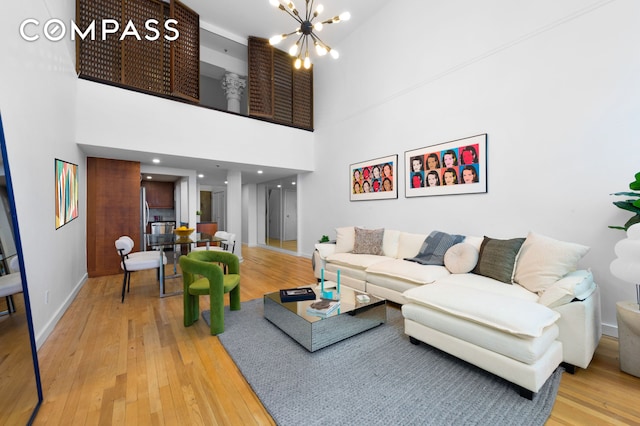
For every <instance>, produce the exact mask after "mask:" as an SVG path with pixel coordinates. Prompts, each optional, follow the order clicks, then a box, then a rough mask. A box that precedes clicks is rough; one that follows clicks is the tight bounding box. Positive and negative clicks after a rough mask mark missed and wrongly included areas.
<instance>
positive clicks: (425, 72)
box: [299, 0, 640, 334]
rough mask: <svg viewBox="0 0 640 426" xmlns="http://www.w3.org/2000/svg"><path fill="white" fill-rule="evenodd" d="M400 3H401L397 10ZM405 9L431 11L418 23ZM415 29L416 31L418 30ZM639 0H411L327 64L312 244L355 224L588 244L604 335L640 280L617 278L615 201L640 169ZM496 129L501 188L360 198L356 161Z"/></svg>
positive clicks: (620, 218)
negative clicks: (354, 194)
mask: <svg viewBox="0 0 640 426" xmlns="http://www.w3.org/2000/svg"><path fill="white" fill-rule="evenodd" d="M400 6H402V7H400ZM408 16H417V17H420V19H419V20H411V21H409V22H408V21H407V17H408ZM408 23H409V24H408ZM639 39H640V2H635V1H632V0H617V1H590V2H585V1H578V0H573V1H569V0H564V1H560V2H558V1H551V0H545V1H540V2H528V1H524V0H518V1H513V0H487V1H482V2H476V1H473V0H453V1H448V2H437V4H434V3H433V2H423V1H419V0H406V1H403V2H402V3H401V5H398V4H396V3H395V2H394V3H393V4H389V6H387V7H386V8H383V9H381V10H380V11H379V13H378V14H377V15H376V16H375V17H374V18H373V19H372V20H371V21H369V22H368V23H367V25H365V26H363V27H362V28H360V29H358V30H356V31H354V32H353V33H352V35H351V36H350V37H349V38H348V39H347V40H345V41H343V42H342V45H341V46H338V47H339V48H340V51H341V57H340V59H339V60H338V61H331V62H327V61H328V60H327V59H321V60H320V59H319V60H317V61H316V65H315V67H316V68H315V72H314V74H315V75H314V80H315V85H316V87H315V101H316V105H315V112H316V120H315V121H316V132H315V143H316V152H317V156H316V157H315V161H316V164H315V166H316V172H315V173H310V174H305V175H302V176H300V183H301V188H304V189H305V190H304V191H302V190H301V191H300V194H299V200H300V203H301V206H302V208H303V209H304V214H303V215H302V216H301V220H302V221H303V222H304V223H303V224H302V225H301V226H300V228H301V230H302V232H301V241H300V244H301V249H300V250H301V251H302V252H303V253H305V254H310V253H311V252H312V250H313V244H314V243H315V241H316V240H317V238H319V236H320V235H322V234H329V235H330V236H331V235H333V236H335V231H334V228H335V227H337V226H345V225H354V224H355V225H365V226H371V227H386V228H391V229H401V230H405V231H415V232H424V233H426V232H429V231H430V230H433V229H439V230H443V231H450V232H456V233H464V234H470V235H483V234H484V235H488V236H491V237H496V238H509V237H515V236H526V234H527V232H528V231H530V230H532V231H535V232H538V233H542V234H545V235H549V236H551V237H554V238H557V239H560V240H566V241H573V242H577V243H581V244H585V245H588V246H590V247H591V250H590V252H589V253H588V254H587V255H586V256H585V257H584V259H583V260H582V261H581V263H580V266H582V267H585V268H591V269H592V271H593V274H594V277H595V279H596V280H597V282H598V284H600V286H601V288H602V310H603V322H604V323H605V325H607V327H605V332H607V333H608V334H615V333H616V329H615V323H616V320H615V302H616V301H619V300H625V299H633V298H634V291H633V286H631V285H628V284H624V283H622V282H620V281H619V280H617V279H615V278H614V277H612V275H611V274H610V273H609V263H610V262H611V260H612V259H613V258H614V253H613V245H614V244H615V242H616V241H617V240H619V239H622V238H623V237H624V235H623V234H622V233H621V232H620V231H615V230H610V229H608V228H607V225H610V224H621V223H624V221H625V220H626V218H628V217H629V214H628V213H624V212H622V211H621V210H619V209H617V208H615V207H614V206H613V205H612V204H611V202H612V201H613V200H614V197H611V196H610V195H609V194H610V193H612V192H616V191H623V190H626V189H627V188H628V187H627V185H628V183H629V182H630V181H631V180H632V177H633V175H634V174H635V173H636V172H638V171H640V165H639V163H638V158H640V143H638V141H639V140H640V127H638V125H637V117H638V116H640V115H639V114H640V79H638V75H640V74H639V71H640V55H638V54H637V41H638V40H639ZM479 133H487V134H488V193H487V194H474V195H455V196H439V197H421V198H411V199H407V198H405V196H404V182H402V181H400V182H398V187H399V192H398V199H397V200H382V201H366V202H349V171H348V167H349V164H350V163H356V162H360V161H364V160H368V159H371V158H376V157H381V156H386V155H390V154H398V155H399V160H400V161H399V162H400V167H399V169H398V175H399V176H403V173H404V172H405V171H404V167H403V159H404V152H405V151H407V150H411V149H415V148H420V147H424V146H429V145H433V144H438V143H442V142H447V141H451V140H455V139H459V138H462V137H466V136H472V135H476V134H479Z"/></svg>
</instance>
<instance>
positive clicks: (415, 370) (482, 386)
mask: <svg viewBox="0 0 640 426" xmlns="http://www.w3.org/2000/svg"><path fill="white" fill-rule="evenodd" d="M202 315H203V318H205V322H206V321H208V319H209V318H208V316H209V313H208V312H206V311H205V312H203V313H202ZM387 320H388V322H387V323H386V324H383V325H381V326H379V327H377V328H375V329H373V330H369V331H366V332H364V333H362V334H359V335H357V336H354V337H351V338H349V339H347V340H343V341H342V342H338V343H336V344H334V345H332V346H329V347H326V348H324V349H321V350H319V351H317V352H314V353H310V352H307V350H306V349H304V348H303V347H302V346H300V345H299V344H298V343H297V342H295V341H294V340H293V339H291V338H290V337H289V336H287V335H286V334H284V333H283V332H282V331H281V330H280V329H279V328H277V327H276V326H274V325H273V324H271V323H270V322H269V321H267V320H266V319H264V318H263V302H262V299H255V300H251V301H249V302H244V303H243V304H242V309H241V310H240V311H233V312H230V311H229V308H228V307H226V311H225V332H224V333H223V334H220V335H219V336H218V337H219V338H220V341H221V342H222V345H223V346H224V347H225V349H226V350H227V352H228V353H229V354H230V355H231V357H232V358H233V360H234V362H235V363H236V365H237V366H238V368H239V369H240V371H241V372H242V374H243V375H244V377H245V378H246V380H247V381H248V382H249V384H250V385H251V387H252V388H253V390H254V392H255V393H256V394H257V395H258V397H259V398H260V401H262V403H263V404H264V406H265V407H266V409H267V410H268V411H269V413H270V414H271V416H272V417H273V418H274V419H275V421H276V422H277V423H278V424H279V425H283V426H284V425H302V424H304V425H328V424H338V423H345V424H376V425H396V424H401V425H454V424H455V425H461V424H465V425H543V424H544V422H545V421H546V420H547V418H548V417H549V414H550V413H551V409H552V408H553V404H554V401H555V397H556V394H557V392H558V386H559V384H560V378H561V376H562V371H563V370H562V368H558V369H557V370H556V372H555V373H554V374H553V375H552V376H551V377H550V379H549V380H548V381H547V383H546V384H545V385H544V386H543V387H542V389H541V390H540V392H538V394H536V396H535V397H534V399H533V401H529V400H527V399H525V398H522V397H520V395H519V393H518V390H517V388H516V386H515V385H513V384H511V383H509V382H507V381H505V380H503V379H501V378H499V377H496V376H494V375H492V374H489V373H487V372H485V371H484V370H481V369H479V368H477V367H475V366H473V365H470V364H468V363H466V362H463V361H460V360H458V359H457V358H455V357H452V356H450V355H448V354H446V353H444V352H442V351H440V350H438V349H435V348H432V347H430V346H428V345H426V344H424V343H423V344H420V345H418V346H416V345H413V344H411V343H410V342H409V338H408V336H406V335H405V334H404V332H403V321H402V313H401V312H400V310H399V309H396V308H392V307H387Z"/></svg>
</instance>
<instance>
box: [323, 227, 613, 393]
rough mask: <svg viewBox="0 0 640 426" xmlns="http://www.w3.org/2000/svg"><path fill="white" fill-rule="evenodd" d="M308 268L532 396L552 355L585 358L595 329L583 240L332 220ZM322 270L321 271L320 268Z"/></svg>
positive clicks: (596, 298) (579, 361) (568, 362)
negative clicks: (328, 238) (330, 233)
mask: <svg viewBox="0 0 640 426" xmlns="http://www.w3.org/2000/svg"><path fill="white" fill-rule="evenodd" d="M336 232H337V238H336V240H335V242H333V243H323V244H316V250H315V252H314V259H313V264H314V273H315V276H316V277H317V278H320V275H321V274H322V273H323V274H324V278H325V279H327V280H332V281H336V279H337V272H338V271H340V280H341V285H343V286H347V287H350V288H353V289H356V290H360V291H366V292H368V293H371V294H373V295H375V296H378V297H383V298H385V299H387V300H390V301H392V302H395V303H398V304H400V305H402V308H401V309H402V315H403V317H404V326H405V333H406V334H407V335H408V336H409V337H410V341H411V342H412V343H414V344H419V343H420V342H425V343H427V344H429V345H432V346H434V347H437V348H438V349H441V350H443V351H445V352H447V353H450V354H452V355H454V356H456V357H458V358H460V359H463V360H465V361H467V362H469V363H471V364H474V365H476V366H478V367H480V368H483V369H485V370H487V371H489V372H491V373H493V374H496V375H497V376H500V377H503V378H504V379H506V380H508V381H510V382H512V383H515V384H516V385H518V386H519V388H520V392H521V395H523V396H525V397H528V398H532V397H533V395H534V393H535V392H537V391H538V390H539V389H540V388H541V387H542V385H543V384H544V383H545V382H546V380H547V379H548V377H549V376H550V375H551V374H552V373H553V372H554V371H555V369H556V368H557V367H558V365H560V364H561V363H562V364H563V365H564V366H565V368H566V369H567V370H568V371H570V372H573V371H574V369H575V367H581V368H587V366H588V365H589V363H590V362H591V359H592V357H593V353H594V352H595V348H596V347H597V345H598V342H599V340H600V337H601V334H602V331H601V320H600V295H599V290H598V286H597V285H596V284H595V283H594V281H593V276H592V274H591V272H590V271H588V270H581V269H578V267H577V265H578V262H579V260H580V259H581V258H582V257H583V256H584V255H585V254H586V253H587V251H588V247H586V246H582V245H580V244H575V243H567V242H562V241H558V240H555V239H552V238H549V237H546V236H543V235H539V234H536V233H534V232H530V233H529V234H528V235H527V236H526V238H513V239H508V240H500V239H495V238H490V237H486V236H485V237H476V236H463V235H451V234H447V233H444V232H440V231H433V232H431V233H430V234H416V233H408V232H401V231H397V230H389V229H364V228H359V227H342V228H337V229H336ZM321 270H324V272H321Z"/></svg>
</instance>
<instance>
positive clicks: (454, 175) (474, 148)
mask: <svg viewBox="0 0 640 426" xmlns="http://www.w3.org/2000/svg"><path fill="white" fill-rule="evenodd" d="M445 161H446V162H447V166H445V164H444V163H445ZM404 164H405V169H404V170H405V197H407V198H410V197H429V196H435V195H453V194H474V193H486V192H487V134H486V133H484V134H480V135H476V136H470V137H467V138H463V139H457V140H454V141H450V142H445V143H440V144H436V145H430V146H426V147H423V148H418V149H414V150H411V151H406V152H405V154H404ZM445 181H446V182H449V184H446V183H445Z"/></svg>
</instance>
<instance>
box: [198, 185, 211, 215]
mask: <svg viewBox="0 0 640 426" xmlns="http://www.w3.org/2000/svg"><path fill="white" fill-rule="evenodd" d="M200 222H211V191H200Z"/></svg>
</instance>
